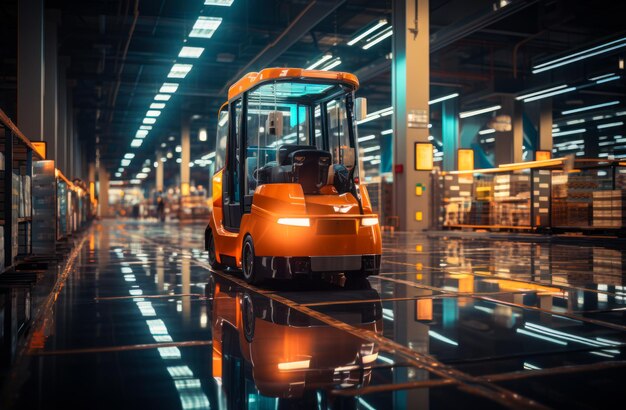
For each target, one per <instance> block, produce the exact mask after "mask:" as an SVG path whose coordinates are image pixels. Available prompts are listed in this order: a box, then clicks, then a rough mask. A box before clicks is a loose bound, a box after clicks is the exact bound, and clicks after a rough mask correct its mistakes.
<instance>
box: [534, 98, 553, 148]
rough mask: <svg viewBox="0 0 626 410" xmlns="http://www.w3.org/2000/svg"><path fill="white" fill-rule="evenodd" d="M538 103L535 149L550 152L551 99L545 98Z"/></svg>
mask: <svg viewBox="0 0 626 410" xmlns="http://www.w3.org/2000/svg"><path fill="white" fill-rule="evenodd" d="M540 102H541V104H540V106H539V110H540V111H539V141H537V149H538V150H540V151H550V152H552V98H545V99H543V100H541V101H540Z"/></svg>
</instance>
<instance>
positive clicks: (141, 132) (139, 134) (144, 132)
mask: <svg viewBox="0 0 626 410" xmlns="http://www.w3.org/2000/svg"><path fill="white" fill-rule="evenodd" d="M147 136H148V131H147V130H139V131H137V132H136V133H135V138H139V139H142V138H146V137H147Z"/></svg>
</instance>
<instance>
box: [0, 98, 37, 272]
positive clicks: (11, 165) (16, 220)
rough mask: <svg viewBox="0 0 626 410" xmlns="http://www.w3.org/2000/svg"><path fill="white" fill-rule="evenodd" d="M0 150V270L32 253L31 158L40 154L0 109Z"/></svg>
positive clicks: (35, 158)
mask: <svg viewBox="0 0 626 410" xmlns="http://www.w3.org/2000/svg"><path fill="white" fill-rule="evenodd" d="M0 150H1V151H2V154H3V156H4V169H3V170H2V171H1V172H2V183H1V185H0V201H1V204H0V207H1V209H0V212H2V213H1V214H0V226H2V230H3V235H2V238H3V247H4V253H3V258H2V259H3V260H2V261H1V262H2V263H1V264H0V271H4V270H7V269H10V268H12V267H14V265H15V263H16V260H17V257H18V254H19V256H20V257H21V258H23V257H27V256H29V255H31V253H32V246H31V245H32V243H31V239H32V233H33V232H32V195H31V194H32V189H31V187H32V185H31V184H32V170H33V160H42V159H43V158H42V157H41V155H40V154H39V153H38V152H37V150H36V149H35V147H34V146H33V144H32V143H31V142H30V140H29V139H28V138H26V137H25V136H24V134H22V132H21V131H20V130H19V129H18V128H17V127H16V126H15V124H13V122H12V121H11V120H10V119H9V118H8V117H7V116H6V114H5V113H4V112H3V111H2V110H0Z"/></svg>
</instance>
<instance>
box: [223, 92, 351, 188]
mask: <svg viewBox="0 0 626 410" xmlns="http://www.w3.org/2000/svg"><path fill="white" fill-rule="evenodd" d="M230 107H231V108H230V117H231V118H232V119H234V121H235V124H234V126H233V124H231V128H230V132H231V135H232V134H236V135H237V138H236V141H237V142H236V144H237V145H240V147H239V149H237V151H239V152H238V153H237V156H236V158H234V161H235V162H237V163H240V164H241V165H240V166H241V167H242V168H243V169H242V173H243V178H242V182H243V189H242V191H243V195H246V196H248V195H253V193H254V191H255V190H256V188H257V186H259V185H263V184H271V183H289V182H297V183H300V184H301V185H302V187H303V191H304V193H305V194H318V193H320V190H321V189H322V188H323V187H324V186H327V185H330V186H333V187H335V190H336V191H337V193H344V192H348V191H349V190H350V189H351V186H352V181H353V179H354V177H356V176H357V154H356V152H357V151H356V132H355V125H354V118H353V90H352V89H351V88H350V87H348V86H347V85H345V84H341V83H320V82H314V81H311V82H306V80H292V81H275V82H271V83H264V84H261V85H259V86H257V87H255V88H253V89H252V90H250V91H248V92H246V93H245V94H244V95H243V96H241V97H239V98H238V99H236V100H234V101H231V102H230ZM233 108H234V109H233ZM220 115H221V116H222V115H225V114H222V113H221V114H220ZM220 119H221V121H220V124H222V122H225V121H223V120H222V117H220ZM225 134H226V133H225V132H223V131H222V132H220V131H219V130H218V141H217V143H218V150H220V148H221V147H222V146H224V145H225V144H224V143H223V140H224V139H225V137H226V135H225ZM220 135H221V139H222V140H220ZM230 141H231V142H234V141H233V139H232V137H231V139H230ZM242 154H243V155H242ZM242 156H243V158H241V157H242ZM231 158H232V157H231ZM218 162H219V160H218ZM220 165H221V164H220ZM229 168H230V166H229ZM216 169H219V168H217V167H216ZM331 191H332V192H334V190H332V188H331ZM327 193H331V192H330V191H329V192H327Z"/></svg>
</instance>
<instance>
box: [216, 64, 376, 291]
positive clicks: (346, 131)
mask: <svg viewBox="0 0 626 410" xmlns="http://www.w3.org/2000/svg"><path fill="white" fill-rule="evenodd" d="M357 87H358V80H357V79H356V77H354V76H353V75H351V74H347V73H333V72H319V71H309V70H303V69H266V70H263V71H261V72H260V73H251V74H249V75H248V76H246V77H244V78H242V79H241V80H240V81H239V82H237V83H235V84H234V85H233V86H232V87H231V89H230V91H229V101H228V103H226V104H224V105H223V106H222V108H221V109H220V111H219V117H218V130H217V142H216V156H215V160H216V166H215V170H216V172H215V175H214V178H213V184H214V186H213V195H214V196H213V201H214V204H213V209H214V212H213V218H212V219H211V222H210V224H209V226H208V227H207V233H206V238H207V239H206V242H207V243H206V247H207V250H209V262H211V264H212V265H213V266H214V267H217V268H223V267H237V268H239V267H241V268H242V270H243V271H244V277H246V279H247V280H249V281H251V280H250V279H249V277H254V280H256V279H258V278H259V277H260V276H267V275H269V276H272V277H277V276H278V277H285V276H286V277H292V276H294V274H297V273H311V272H312V271H316V270H317V271H329V270H335V269H334V268H336V270H337V271H350V272H354V271H359V272H366V273H368V272H369V273H373V272H375V271H377V269H378V265H379V263H380V252H381V250H380V230H379V227H378V219H377V217H376V215H374V214H373V213H372V210H371V204H370V202H369V197H367V193H366V191H365V188H364V187H362V186H359V172H358V148H357V136H356V127H355V118H354V106H355V103H354V92H355V91H356V89H357ZM220 193H221V195H220ZM362 228H366V229H363V230H362ZM335 234H336V235H338V236H336V237H335V238H334V240H333V238H332V236H333V235H335ZM350 234H351V235H352V237H351V238H350V239H351V240H352V241H356V242H357V243H355V244H353V245H352V246H348V247H346V246H339V247H338V248H337V247H333V246H332V243H333V242H336V241H339V242H342V241H343V240H345V239H348V238H346V237H345V236H346V235H350ZM322 236H324V237H322ZM295 237H301V238H309V239H311V241H312V242H311V243H310V246H308V247H307V246H300V247H298V246H294V245H293V244H284V241H285V239H287V238H292V239H291V240H293V239H295ZM291 240H290V241H291ZM316 242H318V243H317V245H319V246H316ZM329 244H330V247H329V246H328V245H329ZM283 245H285V246H283ZM326 249H328V250H326ZM338 250H339V251H342V252H343V253H342V254H340V255H335V254H336V252H337V251H338ZM246 255H247V256H246ZM364 255H365V256H366V258H365V261H364V258H363V256H364ZM334 256H339V257H343V256H349V258H348V259H349V261H348V263H345V261H343V262H342V260H341V259H342V258H334ZM319 257H323V258H325V259H323V260H322V259H319V260H311V259H310V258H319ZM246 258H247V259H246ZM294 258H296V259H294ZM329 258H330V259H329ZM333 259H336V260H333ZM242 261H243V262H246V263H248V264H249V265H250V266H245V264H242V263H243V262H242ZM334 262H339V263H338V264H337V265H336V266H333V263H334ZM296 265H297V266H296ZM364 265H365V266H364ZM315 268H318V269H315ZM246 269H249V271H246ZM364 269H365V271H364ZM254 280H252V281H254Z"/></svg>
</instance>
